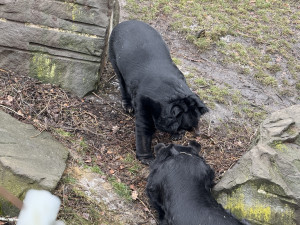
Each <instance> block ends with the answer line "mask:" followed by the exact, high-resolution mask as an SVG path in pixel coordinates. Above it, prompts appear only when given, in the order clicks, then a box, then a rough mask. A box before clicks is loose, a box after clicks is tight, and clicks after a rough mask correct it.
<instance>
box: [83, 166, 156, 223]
mask: <svg viewBox="0 0 300 225" xmlns="http://www.w3.org/2000/svg"><path fill="white" fill-rule="evenodd" d="M78 184H79V185H80V187H81V189H82V190H83V192H84V193H85V195H86V196H87V197H89V198H90V199H93V200H94V201H96V202H97V203H98V204H100V205H105V208H107V211H109V212H110V213H113V214H115V215H114V219H115V221H116V222H118V224H127V225H131V224H133V225H135V224H148V225H152V224H153V225H154V224H156V222H155V220H154V219H151V220H145V218H147V216H146V215H145V213H146V212H145V211H143V210H142V209H140V208H139V207H136V206H134V205H133V203H131V202H130V201H124V198H122V197H120V196H119V195H118V194H117V193H116V192H115V190H114V189H113V187H112V185H111V184H110V183H109V182H107V181H105V180H104V179H103V178H101V175H99V174H96V173H91V172H88V171H86V172H84V173H83V174H81V177H80V179H79V182H78Z"/></svg>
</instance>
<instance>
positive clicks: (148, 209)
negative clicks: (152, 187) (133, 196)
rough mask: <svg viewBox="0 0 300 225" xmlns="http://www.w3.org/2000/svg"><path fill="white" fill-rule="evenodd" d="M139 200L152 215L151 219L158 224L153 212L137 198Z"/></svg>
mask: <svg viewBox="0 0 300 225" xmlns="http://www.w3.org/2000/svg"><path fill="white" fill-rule="evenodd" d="M137 200H139V201H140V202H141V203H142V205H143V206H144V207H145V208H146V209H147V210H148V212H149V213H150V215H151V217H152V218H153V219H154V220H155V222H156V223H157V224H158V221H157V220H156V218H155V216H154V215H153V214H152V212H151V211H150V209H149V208H148V207H147V206H146V204H145V203H144V202H143V201H142V200H141V199H140V198H137Z"/></svg>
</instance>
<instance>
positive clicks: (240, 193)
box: [214, 105, 300, 225]
mask: <svg viewBox="0 0 300 225" xmlns="http://www.w3.org/2000/svg"><path fill="white" fill-rule="evenodd" d="M214 194H215V196H216V198H217V200H218V201H219V202H220V203H221V204H222V205H223V206H224V207H225V208H226V209H229V210H230V211H231V212H232V213H233V214H235V215H236V216H237V217H239V218H246V219H248V220H249V221H251V223H252V224H263V225H267V224H272V225H283V224H284V225H295V224H297V225H299V224H300V210H299V208H300V105H294V106H292V107H289V108H286V109H283V110H280V111H278V112H275V113H272V114H271V116H270V117H269V118H267V119H266V120H264V121H263V123H262V124H261V126H260V135H259V140H258V142H257V144H256V145H255V146H254V147H252V149H251V150H250V151H249V152H247V153H246V154H245V155H244V156H243V157H242V158H241V159H240V160H239V161H238V162H237V164H236V165H235V166H234V167H233V168H232V169H230V170H228V171H227V172H226V174H225V175H224V177H223V178H222V179H221V180H220V182H219V183H218V184H217V185H216V186H215V188H214Z"/></svg>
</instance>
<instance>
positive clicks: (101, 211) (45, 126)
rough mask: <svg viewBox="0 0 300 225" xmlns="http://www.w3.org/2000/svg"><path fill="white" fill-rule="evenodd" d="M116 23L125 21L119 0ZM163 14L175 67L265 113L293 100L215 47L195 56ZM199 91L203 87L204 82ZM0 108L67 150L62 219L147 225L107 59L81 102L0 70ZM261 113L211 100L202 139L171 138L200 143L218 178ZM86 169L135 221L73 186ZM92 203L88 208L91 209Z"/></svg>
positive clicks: (159, 136)
mask: <svg viewBox="0 0 300 225" xmlns="http://www.w3.org/2000/svg"><path fill="white" fill-rule="evenodd" d="M120 3H121V21H122V20H125V19H126V18H127V16H128V15H127V13H126V11H124V4H125V2H124V1H121V2H120ZM166 20H167V18H166V17H164V16H163V15H162V16H160V17H158V18H157V19H156V20H155V21H153V22H152V23H151V25H152V26H154V27H155V28H156V29H158V30H159V32H160V33H161V34H162V36H163V37H164V39H165V40H166V42H167V44H168V46H169V48H170V51H171V53H172V56H176V58H179V59H180V60H181V61H182V64H181V65H180V66H179V68H180V69H181V70H182V72H183V73H184V72H185V71H186V70H188V69H187V68H190V67H193V68H197V71H198V73H199V74H200V75H201V76H207V77H209V78H210V79H212V80H214V81H215V82H216V83H217V84H220V85H222V83H223V82H227V83H228V82H229V83H231V85H233V86H235V87H236V88H237V89H239V90H240V91H241V94H242V96H243V98H245V99H247V100H249V101H250V102H251V103H252V104H253V107H254V108H262V107H264V110H265V111H266V113H267V114H268V113H271V112H273V111H275V110H277V109H280V108H284V107H287V106H290V105H293V104H297V103H298V104H299V100H298V102H294V101H292V100H291V99H287V98H285V97H281V96H279V95H278V94H277V93H276V92H274V91H273V90H272V88H271V87H267V88H265V87H262V86H261V85H259V84H257V82H255V81H253V79H251V78H249V77H245V76H240V74H239V73H238V72H236V71H235V67H234V66H233V67H228V66H227V67H225V66H224V65H222V64H221V63H219V62H218V60H216V61H211V60H209V58H211V57H212V56H214V55H215V58H216V59H217V58H218V54H217V53H216V52H214V51H213V50H211V51H207V52H205V53H201V54H200V53H199V52H198V51H197V49H196V48H195V47H194V46H193V45H192V44H190V43H189V42H187V41H186V40H185V39H184V38H183V37H182V36H181V34H180V33H177V32H175V31H173V30H171V29H170V28H169V26H168V25H167V22H166ZM204 88H205V87H204ZM0 110H3V111H5V112H7V113H9V114H10V115H12V116H13V117H15V118H17V119H19V120H20V121H22V122H24V123H29V124H33V125H34V126H35V127H36V128H37V129H39V130H40V131H41V132H44V131H49V132H51V133H52V134H53V135H54V136H55V137H56V138H57V140H59V141H61V142H62V143H63V144H64V145H65V146H66V147H68V148H69V149H70V153H71V156H70V159H69V161H68V167H67V169H66V172H65V174H64V177H63V179H62V181H61V182H60V184H59V186H58V188H57V190H56V192H55V194H56V195H58V196H59V197H60V198H61V199H62V208H61V210H60V213H59V217H60V218H61V219H63V220H65V221H66V222H67V224H151V223H152V222H150V221H153V220H154V217H155V216H154V215H155V212H153V210H152V209H151V207H150V206H149V204H148V200H147V197H146V195H145V185H146V178H147V175H148V167H147V166H144V165H142V164H140V163H139V162H138V161H137V160H136V159H135V157H134V156H135V135H134V121H135V120H134V118H133V117H131V116H130V115H127V114H125V113H124V112H123V110H122V108H121V104H120V93H119V90H118V83H117V79H116V76H115V74H114V71H113V69H112V67H111V65H110V64H109V63H107V65H106V68H105V71H104V74H103V76H102V78H101V87H100V90H99V91H98V92H96V93H93V94H91V95H89V96H87V97H85V98H83V99H80V98H77V97H76V96H74V95H72V94H70V93H68V92H66V91H64V90H62V89H60V88H59V87H56V86H54V85H50V84H42V83H40V82H39V81H37V80H35V79H33V78H29V77H26V76H23V75H22V74H14V73H13V71H7V70H5V68H0ZM261 120H262V118H258V119H256V120H255V121H251V120H248V117H246V116H240V117H237V116H236V115H235V114H234V113H233V112H232V108H231V107H230V105H229V106H228V105H224V104H221V103H216V104H215V108H213V109H211V110H210V112H209V113H208V114H207V115H205V116H204V117H203V118H202V119H201V120H200V130H201V134H200V136H197V137H196V136H194V135H193V134H192V133H186V134H185V136H184V137H183V139H182V140H179V141H176V142H175V143H178V144H183V145H186V144H187V143H188V141H189V140H196V141H198V142H199V143H201V145H202V150H201V152H200V155H201V156H203V157H204V158H205V160H206V161H207V163H208V164H209V165H210V166H211V167H212V168H213V169H214V170H215V174H216V179H215V180H216V182H217V181H218V180H219V179H220V178H221V177H222V175H223V174H224V173H225V172H226V171H227V170H228V169H229V168H231V167H232V166H233V165H234V163H235V162H236V161H237V160H238V159H239V158H240V157H241V156H242V155H243V154H244V153H245V152H246V151H247V150H248V149H249V147H250V146H251V144H252V143H253V142H254V141H255V139H256V136H257V127H258V124H259V122H260V121H261ZM159 142H164V143H166V144H169V143H171V142H172V141H171V138H170V136H169V135H168V134H165V133H161V132H157V133H156V134H155V136H154V138H153V145H155V144H156V143H159ZM85 170H90V171H92V172H94V173H97V174H99V176H100V177H101V178H102V179H104V180H106V181H108V182H109V183H110V184H111V185H112V186H113V188H114V189H115V191H116V192H117V193H118V194H119V195H121V196H122V198H121V199H123V200H122V201H124V202H126V203H128V204H129V205H130V206H131V207H132V208H133V209H136V211H139V212H141V217H142V219H141V220H139V221H138V222H137V221H135V218H134V216H132V218H129V219H132V222H123V223H122V221H119V220H116V219H115V218H116V215H117V214H118V213H116V212H113V213H111V212H110V210H108V211H107V210H106V209H105V207H102V206H100V205H99V204H97V203H95V201H93V200H91V199H88V198H86V196H85V195H84V193H83V192H82V190H80V188H78V185H77V183H78V180H79V179H80V176H82V174H83V172H82V171H85ZM91 206H92V207H93V208H92V209H91Z"/></svg>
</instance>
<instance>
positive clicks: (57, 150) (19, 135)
mask: <svg viewBox="0 0 300 225" xmlns="http://www.w3.org/2000/svg"><path fill="white" fill-rule="evenodd" d="M67 157H68V151H67V150H66V149H65V148H64V147H63V146H62V145H61V144H60V143H58V142H56V141H55V140H54V139H53V138H52V136H51V135H50V134H49V133H48V132H42V133H40V132H39V131H38V130H36V129H35V128H34V127H33V126H32V125H28V124H24V123H21V122H19V121H18V120H16V119H14V118H13V117H11V116H10V115H8V114H6V113H4V112H2V111H0V186H2V187H4V188H6V189H7V190H9V191H10V192H11V193H12V194H14V195H15V196H17V197H19V198H23V197H24V194H25V193H26V191H27V190H28V189H46V190H52V189H54V188H55V187H56V186H57V183H58V181H59V180H60V178H61V175H62V173H63V172H64V169H65V167H66V160H67ZM1 214H4V215H7V214H9V215H17V209H16V208H14V207H13V206H12V205H11V204H9V203H8V202H5V201H4V200H3V199H1V197H0V215H1Z"/></svg>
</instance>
